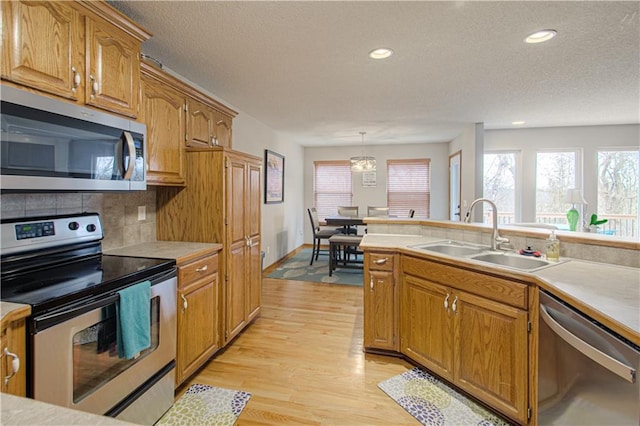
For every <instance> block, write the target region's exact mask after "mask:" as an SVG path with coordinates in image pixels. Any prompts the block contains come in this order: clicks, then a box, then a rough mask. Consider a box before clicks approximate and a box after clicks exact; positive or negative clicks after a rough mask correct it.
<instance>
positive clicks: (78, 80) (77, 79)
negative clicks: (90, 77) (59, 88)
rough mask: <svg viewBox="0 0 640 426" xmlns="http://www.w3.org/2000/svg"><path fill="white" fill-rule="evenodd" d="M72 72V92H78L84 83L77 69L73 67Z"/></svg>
mask: <svg viewBox="0 0 640 426" xmlns="http://www.w3.org/2000/svg"><path fill="white" fill-rule="evenodd" d="M71 71H72V72H73V86H72V87H71V90H72V91H73V92H75V91H76V90H78V87H79V86H80V83H82V77H80V73H79V72H78V70H77V69H76V67H71Z"/></svg>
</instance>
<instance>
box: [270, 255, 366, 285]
mask: <svg viewBox="0 0 640 426" xmlns="http://www.w3.org/2000/svg"><path fill="white" fill-rule="evenodd" d="M310 260H311V249H303V250H300V252H298V253H296V255H295V256H293V257H291V258H290V259H287V260H286V261H285V262H284V263H283V264H282V265H280V266H278V267H277V268H276V269H274V270H273V271H272V272H271V273H270V274H269V275H268V277H269V278H278V279H283V280H296V281H312V282H320V283H328V284H345V285H354V286H362V283H363V275H362V269H346V268H338V269H336V270H335V271H333V274H332V275H331V276H329V256H328V255H326V254H322V253H321V254H320V256H319V257H318V260H314V261H313V265H309V261H310Z"/></svg>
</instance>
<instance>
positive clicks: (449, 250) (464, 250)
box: [414, 241, 487, 256]
mask: <svg viewBox="0 0 640 426" xmlns="http://www.w3.org/2000/svg"><path fill="white" fill-rule="evenodd" d="M414 248H419V249H422V250H426V251H433V252H436V253H442V254H447V255H449V256H471V255H473V254H479V253H482V252H483V251H485V250H487V248H486V247H477V246H471V245H466V244H463V243H457V242H454V241H444V242H439V243H432V244H424V245H419V246H414Z"/></svg>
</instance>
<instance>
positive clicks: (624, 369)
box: [540, 304, 636, 383]
mask: <svg viewBox="0 0 640 426" xmlns="http://www.w3.org/2000/svg"><path fill="white" fill-rule="evenodd" d="M540 317H541V318H542V320H543V321H544V322H545V323H547V325H548V326H549V327H550V328H551V329H552V330H553V331H554V332H555V333H556V334H557V335H558V336H560V337H561V338H562V340H564V341H565V342H567V343H568V344H570V345H571V346H573V347H574V348H576V349H577V350H579V351H580V352H581V353H583V354H584V355H585V356H587V357H589V358H591V359H592V360H593V361H595V362H597V363H598V364H600V365H601V366H603V367H604V368H606V369H607V370H609V371H611V372H612V373H614V374H616V375H618V376H620V377H621V378H623V379H624V380H626V381H627V382H629V383H635V381H636V370H635V368H633V367H630V366H628V365H626V364H624V363H622V362H620V361H618V360H617V359H615V358H612V357H611V356H609V355H607V354H606V353H604V352H602V351H600V350H599V349H596V348H594V347H593V346H591V345H590V344H588V343H587V342H585V341H584V340H582V339H580V338H578V337H576V336H575V335H574V334H573V333H571V332H570V331H569V330H567V329H566V328H564V327H563V326H562V325H560V324H559V323H558V322H557V321H556V320H555V319H553V317H552V316H551V314H549V312H548V311H547V308H546V306H544V305H543V304H540Z"/></svg>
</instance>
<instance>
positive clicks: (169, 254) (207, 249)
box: [104, 241, 222, 265]
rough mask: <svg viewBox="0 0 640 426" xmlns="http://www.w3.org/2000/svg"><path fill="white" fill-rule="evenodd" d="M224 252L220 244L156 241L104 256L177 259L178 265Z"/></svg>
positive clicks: (107, 252) (123, 248)
mask: <svg viewBox="0 0 640 426" xmlns="http://www.w3.org/2000/svg"><path fill="white" fill-rule="evenodd" d="M220 250H222V244H218V243H191V242H182V241H154V242H149V243H140V244H135V245H132V246H126V247H119V248H116V249H111V250H107V251H105V252H104V254H111V255H116V256H132V257H156V258H160V259H175V260H176V263H177V264H178V265H180V264H182V263H186V262H190V261H191V260H194V259H197V258H199V257H202V256H208V255H212V254H215V253H217V252H219V251H220Z"/></svg>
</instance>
